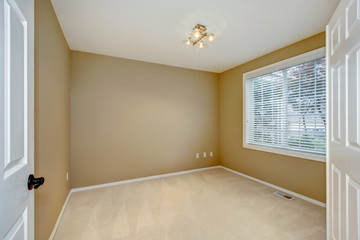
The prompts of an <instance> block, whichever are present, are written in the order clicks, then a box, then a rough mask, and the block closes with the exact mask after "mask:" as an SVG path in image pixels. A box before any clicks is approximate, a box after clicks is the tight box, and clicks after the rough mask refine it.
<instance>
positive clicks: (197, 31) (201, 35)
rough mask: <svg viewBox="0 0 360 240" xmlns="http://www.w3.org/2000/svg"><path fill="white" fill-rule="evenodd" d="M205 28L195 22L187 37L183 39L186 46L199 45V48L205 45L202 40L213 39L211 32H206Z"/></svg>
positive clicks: (210, 40)
mask: <svg viewBox="0 0 360 240" xmlns="http://www.w3.org/2000/svg"><path fill="white" fill-rule="evenodd" d="M206 30H207V28H206V27H205V26H204V25H201V24H197V25H196V26H195V27H194V28H193V30H192V32H191V34H190V36H189V37H188V39H186V40H185V44H186V45H188V46H191V45H193V46H195V45H197V46H199V48H204V47H205V46H206V44H205V42H204V40H207V41H209V42H212V41H214V39H215V35H214V34H212V33H207V32H206Z"/></svg>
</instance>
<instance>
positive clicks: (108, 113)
mask: <svg viewBox="0 0 360 240" xmlns="http://www.w3.org/2000/svg"><path fill="white" fill-rule="evenodd" d="M5 1H7V0H5ZM350 2H351V1H350ZM353 2H356V3H357V4H358V5H357V7H358V9H360V7H359V1H356V0H354V1H353ZM339 3H340V0H294V1H286V0H277V1H267V0H256V1H246V0H241V1H234V0H229V1H205V0H196V1H189V0H184V1H165V0H156V1H145V0H138V1H121V0H119V1H114V0H103V1H99V0H90V1H89V0H76V1H72V0H35V6H34V7H35V8H34V17H35V20H34V25H35V28H34V29H35V30H34V39H35V42H34V45H35V46H34V56H35V62H34V74H35V76H34V89H35V94H34V98H35V100H34V118H35V121H34V122H35V127H34V136H35V141H34V150H35V151H34V152H35V158H34V159H35V161H34V171H35V176H42V177H44V178H45V182H44V184H43V185H42V186H41V187H40V188H38V189H37V190H36V191H35V193H34V194H35V227H34V228H35V239H37V240H45V239H55V240H59V239H169V240H170V239H171V240H172V239H207V240H210V239H249V240H251V239H276V240H281V239H286V240H289V239H304V240H305V239H307V240H311V239H314V240H320V239H326V230H327V220H326V212H327V208H326V203H327V172H326V171H327V165H326V151H327V149H326V145H327V144H326V141H327V140H326V134H327V130H326V129H327V127H326V126H327V119H328V118H327V114H328V113H327V109H326V98H327V97H326V96H327V92H326V79H327V70H326V69H327V62H326V61H327V58H326V45H327V44H326V26H327V25H328V24H329V21H330V19H331V17H332V15H333V14H334V12H335V10H336V8H337V6H338V4H339ZM358 14H359V15H360V11H359V13H358ZM358 17H359V16H358ZM356 26H357V25H356ZM336 34H337V33H336ZM339 34H340V33H339ZM336 46H337V45H336ZM336 46H335V47H336ZM359 56H360V55H359ZM350 60H351V58H350ZM354 186H355V185H354ZM356 186H357V185H356ZM335 227H336V226H335ZM334 231H340V229H338V230H336V229H335V230H334ZM339 234H340V233H339ZM339 236H340V235H339ZM334 239H340V238H334ZM349 239H357V238H351V237H350V238H349Z"/></svg>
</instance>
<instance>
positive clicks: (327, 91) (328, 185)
mask: <svg viewBox="0 0 360 240" xmlns="http://www.w3.org/2000/svg"><path fill="white" fill-rule="evenodd" d="M329 57H330V26H329V25H326V109H327V110H326V122H327V123H328V124H329V123H330V111H329V110H330V102H329V97H330V91H329V86H330V84H329V83H330V78H329V77H330V72H329V70H330V64H329ZM329 144H330V134H329V130H327V131H326V156H327V157H326V204H327V208H326V239H327V240H330V236H331V235H330V205H329V203H330V198H331V195H330V193H331V192H330V162H329Z"/></svg>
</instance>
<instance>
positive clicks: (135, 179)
mask: <svg viewBox="0 0 360 240" xmlns="http://www.w3.org/2000/svg"><path fill="white" fill-rule="evenodd" d="M220 167H221V166H214V167H206V168H197V169H192V170H187V171H181V172H174V173H166V174H160V175H154V176H150V177H142V178H134V179H129V180H123V181H118V182H111V183H105V184H99V185H93V186H88V187H81V188H73V189H71V192H79V191H86V190H90V189H96V188H104V187H111V186H116V185H121V184H125V183H134V182H141V181H146V180H151V179H157V178H164V177H171V176H176V175H182V174H186V173H192V172H199V171H204V170H209V169H214V168H220Z"/></svg>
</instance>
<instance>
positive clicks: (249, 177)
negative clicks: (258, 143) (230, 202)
mask: <svg viewBox="0 0 360 240" xmlns="http://www.w3.org/2000/svg"><path fill="white" fill-rule="evenodd" d="M219 168H222V169H225V170H227V171H229V172H232V173H235V174H237V175H240V176H242V177H245V178H248V179H250V180H253V181H255V182H258V183H261V184H264V185H266V186H268V187H271V188H274V189H276V190H279V191H282V192H285V193H287V194H289V195H292V196H294V197H297V198H300V199H302V200H305V201H307V202H310V203H313V204H315V205H318V206H320V207H324V208H326V203H323V202H320V201H318V200H315V199H312V198H309V197H306V196H304V195H301V194H299V193H296V192H293V191H290V190H287V189H285V188H282V187H279V186H276V185H274V184H271V183H268V182H265V181H263V180H260V179H257V178H254V177H251V176H248V175H246V174H243V173H240V172H237V171H235V170H232V169H230V168H227V167H224V166H219Z"/></svg>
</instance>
